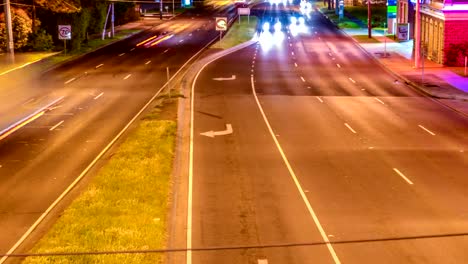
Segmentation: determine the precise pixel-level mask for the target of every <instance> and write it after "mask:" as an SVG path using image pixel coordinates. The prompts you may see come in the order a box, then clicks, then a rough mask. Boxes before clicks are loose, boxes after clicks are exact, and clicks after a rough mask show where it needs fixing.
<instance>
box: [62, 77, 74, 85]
mask: <svg viewBox="0 0 468 264" xmlns="http://www.w3.org/2000/svg"><path fill="white" fill-rule="evenodd" d="M74 80H76V78H71V79H70V80H68V81H66V82H65V84H69V83H71V82H73V81H74Z"/></svg>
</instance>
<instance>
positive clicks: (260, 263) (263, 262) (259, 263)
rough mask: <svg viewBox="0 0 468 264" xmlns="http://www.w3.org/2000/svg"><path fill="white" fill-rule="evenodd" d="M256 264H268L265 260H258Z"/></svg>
mask: <svg viewBox="0 0 468 264" xmlns="http://www.w3.org/2000/svg"><path fill="white" fill-rule="evenodd" d="M257 263H258V264H268V260H267V259H258V261H257Z"/></svg>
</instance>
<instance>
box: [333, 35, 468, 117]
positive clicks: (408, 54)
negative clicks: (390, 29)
mask: <svg viewBox="0 0 468 264" xmlns="http://www.w3.org/2000/svg"><path fill="white" fill-rule="evenodd" d="M342 31H343V32H345V33H346V34H347V35H349V36H351V37H353V36H356V35H360V36H367V34H368V32H367V29H366V28H361V29H342ZM372 37H373V38H374V39H375V40H377V41H378V42H377V43H363V42H359V41H358V40H356V39H355V40H356V42H357V43H358V44H359V46H360V47H362V48H363V50H365V51H366V52H367V53H368V54H370V55H371V56H372V57H373V58H375V59H376V60H377V61H378V62H379V63H380V64H381V65H383V66H384V68H386V69H387V70H389V71H390V72H392V73H393V74H395V75H397V76H399V77H400V78H402V79H403V80H404V81H405V82H407V83H408V84H409V85H411V86H413V87H415V88H417V89H419V90H420V91H422V92H423V93H425V94H427V95H429V96H431V97H434V98H436V99H437V100H438V101H440V102H441V103H443V104H444V105H446V106H448V107H450V108H452V109H454V110H456V111H458V112H460V113H462V114H464V115H466V116H468V76H467V77H463V76H460V75H458V74H456V73H455V72H454V71H452V70H451V69H453V68H449V67H445V66H443V65H440V64H436V63H434V62H432V61H430V60H427V59H425V60H424V63H423V64H421V68H420V69H416V68H414V57H413V42H412V41H408V42H398V41H394V40H393V39H392V38H389V37H384V36H383V34H382V32H381V31H380V32H379V31H376V30H373V31H372ZM423 65H424V67H422V66H423Z"/></svg>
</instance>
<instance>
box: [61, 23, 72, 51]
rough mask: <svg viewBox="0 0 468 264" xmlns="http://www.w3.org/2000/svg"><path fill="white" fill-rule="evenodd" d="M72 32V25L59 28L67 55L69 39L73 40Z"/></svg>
mask: <svg viewBox="0 0 468 264" xmlns="http://www.w3.org/2000/svg"><path fill="white" fill-rule="evenodd" d="M71 35H72V31H71V26H70V25H59V26H58V38H59V39H63V50H64V51H65V54H67V39H71Z"/></svg>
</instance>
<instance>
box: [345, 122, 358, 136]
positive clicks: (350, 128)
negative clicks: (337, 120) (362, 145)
mask: <svg viewBox="0 0 468 264" xmlns="http://www.w3.org/2000/svg"><path fill="white" fill-rule="evenodd" d="M344 124H345V126H346V127H347V128H349V130H351V132H353V133H354V134H356V131H354V129H353V128H352V127H351V126H350V125H348V123H344Z"/></svg>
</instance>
